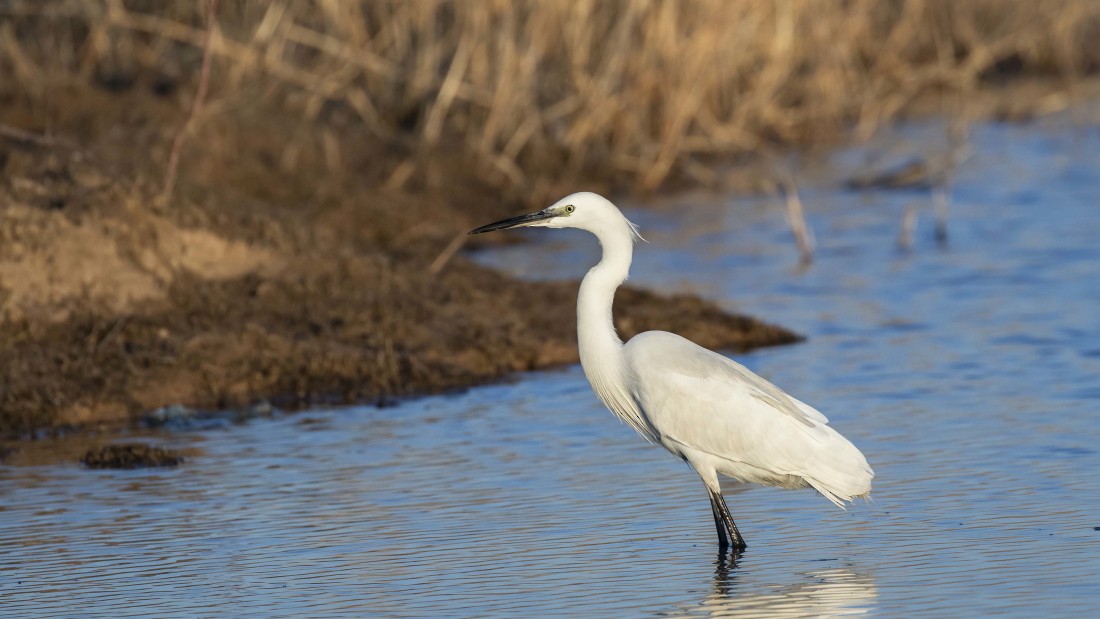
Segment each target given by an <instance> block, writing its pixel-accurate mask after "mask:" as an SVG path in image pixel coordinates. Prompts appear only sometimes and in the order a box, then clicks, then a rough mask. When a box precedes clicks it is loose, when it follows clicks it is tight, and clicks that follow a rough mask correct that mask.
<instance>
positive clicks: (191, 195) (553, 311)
mask: <svg viewBox="0 0 1100 619" xmlns="http://www.w3.org/2000/svg"><path fill="white" fill-rule="evenodd" d="M61 100H63V99H61ZM72 101H73V105H72V106H71V107H72V110H71V111H68V112H65V113H60V112H56V111H55V112H54V113H53V114H52V116H51V119H52V120H51V122H53V123H56V124H54V125H53V126H52V127H50V131H49V132H47V131H46V128H45V127H43V126H42V123H41V122H40V119H38V115H37V110H35V109H34V108H33V107H31V106H30V105H29V104H27V103H26V102H24V101H22V100H21V99H20V98H19V97H18V96H12V95H10V93H9V94H8V95H5V94H4V93H3V92H2V91H0V104H2V105H0V126H4V127H7V128H9V129H12V128H18V129H19V131H27V132H29V133H30V134H31V135H30V136H24V135H22V134H21V133H20V132H19V131H11V130H9V131H7V132H6V133H4V132H0V171H2V176H0V314H2V320H3V328H2V329H0V367H3V368H4V377H3V381H2V386H0V434H2V435H7V436H20V435H21V436H27V435H32V434H34V433H36V432H39V431H42V430H44V429H60V428H88V427H97V426H104V425H115V424H123V423H127V422H131V421H133V420H134V419H136V418H137V417H138V416H139V415H141V414H142V413H143V412H146V411H150V410H152V409H156V408H158V407H163V406H166V405H170V404H182V405H185V406H188V407H195V408H202V409H223V408H235V407H245V406H248V405H250V404H253V403H256V402H263V401H270V402H272V403H274V404H276V405H277V406H281V407H284V408H293V407H300V406H304V405H311V404H317V403H347V402H373V403H383V402H385V401H387V400H389V399H392V398H395V397H402V396H410V395H418V394H427V393H438V392H444V391H448V390H453V389H457V388H463V387H467V386H470V385H476V384H480V383H485V382H487V381H491V380H495V379H498V378H500V377H501V376H503V375H506V374H508V373H512V372H517V371H524V370H531V369H535V368H542V367H548V366H554V365H560V364H567V363H573V362H576V361H577V352H576V344H575V341H574V338H575V323H574V301H575V294H576V288H577V284H576V282H565V283H531V282H521V281H516V280H514V279H512V278H509V277H506V276H504V275H501V274H499V273H496V272H493V271H491V270H487V269H484V268H481V267H478V266H476V265H474V264H472V263H470V262H469V261H467V260H466V259H464V258H463V256H462V254H461V253H458V254H457V255H455V256H453V257H448V253H447V248H448V246H450V247H451V248H452V249H453V247H454V245H455V243H457V242H458V241H459V240H460V239H461V240H462V241H463V242H465V239H464V237H463V236H462V235H463V233H464V231H465V230H468V229H470V228H471V227H473V226H474V225H476V224H478V223H484V222H487V221H491V220H492V219H493V218H495V217H499V216H504V215H507V214H512V213H514V212H516V211H518V210H520V209H521V208H523V207H521V206H519V205H518V204H517V203H516V202H515V201H514V200H513V201H502V200H500V199H499V198H497V197H496V195H497V194H496V193H495V192H494V191H493V190H492V189H490V188H489V187H487V186H484V185H481V184H479V182H478V181H477V180H475V179H473V178H471V175H470V174H468V173H467V170H466V162H464V161H461V160H455V161H450V162H448V161H447V157H445V156H437V157H436V163H433V164H432V165H433V166H435V167H434V168H433V169H430V170H428V178H427V179H426V180H422V181H419V182H407V183H405V185H404V188H402V189H400V190H397V189H387V188H386V186H385V183H384V180H385V178H386V174H385V173H383V172H382V170H386V169H388V168H390V167H392V165H391V162H392V161H393V160H394V158H395V154H394V153H392V152H377V151H374V152H372V151H371V150H370V149H369V147H365V148H364V150H363V151H362V152H357V153H342V154H341V153H331V152H330V153H327V154H326V156H327V157H329V159H331V158H333V157H342V158H343V159H342V160H341V166H340V168H341V169H346V170H350V171H351V173H347V174H338V173H335V172H332V170H331V166H327V165H326V164H325V163H324V162H322V163H316V159H323V157H316V158H314V157H312V156H311V155H312V154H313V153H311V152H309V151H306V152H303V153H302V154H301V155H300V156H299V157H298V159H297V160H296V161H294V162H292V163H293V165H290V166H288V165H286V163H287V162H286V161H285V156H286V153H287V150H286V144H285V143H283V142H280V141H278V138H277V135H286V133H287V132H286V131H283V132H281V133H276V132H270V131H264V130H262V129H263V128H264V125H265V124H267V123H276V124H277V123H278V122H280V121H279V119H278V118H272V117H267V116H264V117H256V120H255V121H254V122H255V125H254V127H249V126H248V122H249V121H248V116H246V115H241V114H235V115H232V116H224V117H213V119H212V120H210V121H209V122H207V123H205V125H203V126H202V127H201V128H200V130H199V131H197V133H196V135H194V136H193V137H192V138H191V140H190V141H189V142H188V144H189V146H188V147H187V148H185V150H184V162H185V163H184V166H183V168H182V169H181V177H180V178H181V180H180V183H179V184H178V186H177V188H176V192H175V193H174V194H173V196H171V198H170V199H167V200H165V199H163V198H162V196H161V195H160V190H161V188H160V183H161V179H162V177H163V162H164V160H165V159H166V156H165V153H166V149H167V146H168V145H169V144H170V143H171V137H172V132H173V131H174V129H175V128H176V127H178V126H179V125H180V124H181V121H182V118H181V113H180V108H179V106H177V105H174V104H170V103H168V102H165V101H163V100H161V99H160V98H158V97H157V96H155V95H152V94H149V93H144V92H137V91H133V92H123V93H118V92H106V91H90V92H88V91H84V92H81V93H79V97H77V96H75V95H74V97H73V99H72ZM228 118H232V119H235V120H234V122H235V123H237V124H235V125H233V126H232V127H226V126H219V125H218V123H219V122H230V121H229V120H224V119H228ZM219 119H223V120H219ZM289 133H293V131H290V132H289ZM48 136H65V138H64V139H61V138H55V137H48ZM212 136H219V137H221V138H223V139H218V140H213V139H212ZM280 158H283V160H282V161H280ZM328 163H331V161H329V162H328ZM476 241H477V242H482V243H483V242H507V240H506V237H505V235H501V237H498V238H497V239H491V238H490V239H489V240H487V241H486V240H481V239H476ZM433 264H434V267H435V268H433ZM436 271H437V272H436ZM617 311H618V314H617V321H618V324H619V327H620V331H621V332H622V334H623V335H624V336H630V335H632V334H634V333H636V332H639V331H642V330H646V329H654V328H660V329H667V330H672V331H676V332H679V333H681V334H683V335H685V336H687V337H689V338H691V339H693V340H695V341H697V342H699V343H700V344H702V345H705V346H708V347H713V348H724V349H731V350H747V349H750V348H753V347H756V346H764V345H771V344H780V343H786V342H793V341H796V340H797V339H798V338H797V336H795V335H794V334H792V333H790V332H788V331H786V330H784V329H781V328H778V327H774V326H771V325H767V324H764V323H761V322H758V321H755V320H752V319H749V318H745V317H739V316H732V315H729V314H726V313H724V312H723V311H722V310H720V309H719V308H718V307H716V306H715V305H713V304H710V303H707V302H704V301H701V300H700V299H698V298H695V297H689V296H676V297H662V296H657V295H654V294H652V293H648V292H643V291H639V290H635V289H630V288H626V289H624V290H622V291H621V292H620V293H619V296H618V298H617Z"/></svg>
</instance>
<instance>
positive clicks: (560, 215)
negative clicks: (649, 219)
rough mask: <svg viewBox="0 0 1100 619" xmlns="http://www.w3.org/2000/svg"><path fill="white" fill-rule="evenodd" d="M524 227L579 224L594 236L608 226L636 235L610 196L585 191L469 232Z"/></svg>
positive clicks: (605, 229)
mask: <svg viewBox="0 0 1100 619" xmlns="http://www.w3.org/2000/svg"><path fill="white" fill-rule="evenodd" d="M524 227H540V228H580V229H581V230H587V231H589V232H592V233H594V234H596V235H597V236H599V235H600V234H601V233H604V232H606V231H609V230H625V231H626V232H627V233H628V234H629V235H630V236H631V237H635V236H637V231H636V230H635V229H634V225H633V224H631V223H630V222H629V221H627V220H626V217H623V214H622V213H620V212H619V209H618V208H616V207H615V205H614V204H612V203H611V201H610V200H608V199H607V198H604V197H603V196H601V195H599V194H595V193H591V192H587V191H582V192H580V193H574V194H571V195H568V196H565V197H564V198H562V199H561V200H558V201H557V202H555V203H554V204H552V205H550V206H548V207H546V208H544V209H542V210H541V211H537V212H534V213H529V214H527V215H520V216H518V217H510V218H508V219H502V220H500V221H497V222H493V223H491V224H488V225H484V226H481V227H480V228H475V229H473V230H471V231H470V234H481V233H482V232H492V231H493V230H507V229H508V228H524Z"/></svg>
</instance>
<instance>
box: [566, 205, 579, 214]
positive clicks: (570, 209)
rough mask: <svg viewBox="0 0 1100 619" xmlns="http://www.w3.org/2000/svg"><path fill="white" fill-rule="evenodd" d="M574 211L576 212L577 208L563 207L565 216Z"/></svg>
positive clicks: (571, 206)
mask: <svg viewBox="0 0 1100 619" xmlns="http://www.w3.org/2000/svg"><path fill="white" fill-rule="evenodd" d="M575 210H577V207H575V206H573V205H572V204H570V205H569V206H567V207H565V212H566V214H569V213H572V212H573V211H575Z"/></svg>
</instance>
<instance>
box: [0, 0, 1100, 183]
mask: <svg viewBox="0 0 1100 619" xmlns="http://www.w3.org/2000/svg"><path fill="white" fill-rule="evenodd" d="M205 6H206V4H205V3H201V2H194V1H193V0H178V1H175V2H161V1H154V0H53V1H50V2H41V1H39V0H9V1H8V2H5V3H3V4H2V5H0V20H2V21H0V75H3V76H5V77H4V80H5V81H9V80H10V82H9V84H8V85H7V86H3V87H0V88H6V89H9V90H11V89H14V90H18V91H19V92H20V93H21V94H23V95H25V96H29V97H43V96H46V95H45V94H44V93H46V92H48V91H49V87H50V85H51V84H56V83H57V82H58V81H68V82H70V83H71V82H73V81H83V82H84V83H87V82H89V81H90V80H92V79H93V78H94V77H95V76H97V75H103V74H104V73H108V72H114V73H118V72H122V73H125V72H137V71H158V72H167V73H176V74H178V75H180V76H182V77H183V78H184V81H185V82H186V83H188V84H192V85H193V84H195V83H197V82H198V75H199V73H200V70H201V66H202V56H203V53H202V52H203V48H204V44H206V42H207V33H206V25H205V24H206V16H205V15H204V7H205ZM212 23H215V26H213V29H212V31H211V32H210V35H209V49H210V50H211V52H212V53H213V55H214V57H215V58H214V64H215V70H214V75H213V79H212V82H213V83H212V84H211V96H212V97H214V98H217V99H220V100H232V99H233V98H234V97H248V98H251V99H262V100H263V101H264V102H265V104H272V105H276V106H280V107H281V108H283V109H291V110H293V111H294V112H295V113H296V114H299V115H300V117H301V119H302V125H301V126H302V127H306V128H307V129H305V130H301V131H299V132H297V133H296V134H295V135H293V136H288V139H287V149H288V153H287V154H286V156H285V157H284V164H287V163H290V164H292V163H293V161H294V160H295V157H296V155H295V149H300V148H302V144H303V143H304V142H309V141H310V140H317V141H318V142H319V147H318V148H319V149H320V150H321V151H323V152H324V153H325V155H326V158H328V159H331V160H334V161H337V162H338V161H340V160H341V158H340V156H339V151H340V148H341V145H340V144H339V141H340V139H341V138H340V136H339V134H338V133H337V134H335V135H334V134H333V133H331V132H330V133H324V132H316V131H313V130H312V128H313V127H316V126H317V123H323V122H324V120H325V114H326V112H327V111H329V110H331V109H333V108H343V109H346V110H350V112H351V113H352V114H354V117H355V118H356V119H357V121H358V122H359V123H361V125H362V127H364V128H366V130H367V131H369V133H370V135H372V136H374V137H375V138H377V139H378V140H380V141H383V142H386V143H395V144H401V145H402V146H403V150H402V152H403V153H405V154H404V155H403V158H404V159H403V161H401V162H398V163H395V164H394V165H393V170H392V175H391V176H390V180H391V183H392V184H394V185H401V184H402V183H404V182H405V181H406V180H407V179H408V178H409V177H410V176H411V175H412V174H413V172H415V171H416V170H417V169H418V168H419V167H420V166H421V165H423V164H424V162H425V161H429V160H430V159H431V158H432V156H433V154H435V153H436V152H437V151H438V150H439V149H441V148H448V149H455V148H458V149H460V150H461V151H462V152H463V153H466V154H467V155H468V156H469V157H470V160H471V161H475V162H476V163H477V167H478V170H479V171H480V173H482V174H484V175H486V176H487V177H488V178H491V179H493V180H495V181H497V182H499V183H500V184H501V185H504V186H510V187H513V188H524V189H525V190H527V191H532V190H534V192H535V194H534V198H535V199H538V198H539V194H540V192H545V191H546V190H547V189H549V186H550V185H552V184H553V183H554V182H556V181H558V180H561V179H569V178H576V177H577V176H588V177H600V178H613V179H620V180H628V181H630V182H633V183H635V184H637V185H638V186H640V187H642V188H645V189H653V188H656V187H658V186H659V185H661V184H662V183H663V182H664V181H665V180H666V179H668V178H669V176H670V175H673V174H682V175H688V176H692V177H696V178H698V179H700V180H709V179H710V178H712V174H711V172H710V170H711V168H710V167H709V163H710V162H711V161H714V160H715V159H716V158H719V157H723V158H724V157H728V156H731V155H734V156H735V155H738V154H742V153H746V152H751V151H753V150H754V149H757V148H759V147H761V146H762V145H766V144H774V143H781V144H782V143H805V142H813V141H816V140H820V139H825V138H834V137H836V136H837V135H839V134H842V133H843V132H845V131H847V130H849V129H850V128H852V127H854V128H855V130H856V131H857V132H858V133H859V134H862V135H866V134H868V133H870V132H872V131H874V130H875V128H876V127H878V126H880V125H881V124H882V123H884V122H887V121H889V120H891V119H892V118H894V117H895V116H896V115H897V114H898V113H899V112H900V111H902V110H904V109H905V108H906V106H907V105H909V104H910V102H912V101H913V100H914V99H915V98H917V97H919V96H922V95H925V94H927V93H929V92H946V93H963V94H965V93H967V92H970V91H972V90H974V89H976V88H978V87H979V86H980V85H981V84H982V83H983V82H986V81H988V80H992V79H1000V78H1004V77H1011V76H1012V75H1016V74H1020V73H1030V74H1043V75H1053V76H1056V77H1057V78H1060V79H1062V80H1063V81H1064V83H1065V85H1066V88H1068V89H1071V88H1072V84H1073V82H1074V80H1076V79H1077V78H1078V77H1079V76H1081V75H1084V74H1087V73H1094V72H1096V71H1097V70H1100V47H1098V46H1096V45H1094V44H1092V42H1093V41H1095V39H1096V37H1097V36H1098V34H1100V3H1097V2H1095V1H1093V0H967V1H966V2H957V1H952V0H847V1H836V0H773V1H770V2H759V1H756V0H689V1H679V0H604V1H600V2H596V1H593V0H576V1H567V0H530V1H520V2H510V1H505V0H479V1H476V2H463V1H459V0H374V1H370V2H366V1H350V0H274V1H271V2H259V1H241V2H232V3H223V4H222V6H221V7H220V9H219V12H218V15H217V19H216V22H212ZM207 113H213V112H210V111H208V112H207ZM323 136H327V137H323ZM325 140H327V142H326V143H320V142H323V141H325Z"/></svg>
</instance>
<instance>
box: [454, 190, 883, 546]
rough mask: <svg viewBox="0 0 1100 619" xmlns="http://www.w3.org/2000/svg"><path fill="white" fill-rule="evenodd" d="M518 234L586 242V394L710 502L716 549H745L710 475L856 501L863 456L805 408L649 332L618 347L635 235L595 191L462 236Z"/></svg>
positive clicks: (705, 354) (863, 486)
mask: <svg viewBox="0 0 1100 619" xmlns="http://www.w3.org/2000/svg"><path fill="white" fill-rule="evenodd" d="M524 226H539V227H546V228H579V229H581V230H587V231H588V232H591V233H592V234H594V235H596V238H597V239H599V241H600V245H601V246H602V248H603V258H602V259H601V260H600V262H599V264H597V265H596V266H594V267H592V269H591V270H589V271H588V274H587V275H585V277H584V280H583V281H582V282H581V288H580V294H579V295H578V297H577V340H578V346H579V348H580V357H581V366H582V367H583V368H584V374H585V376H586V377H588V382H589V383H591V385H592V389H593V391H595V392H596V396H597V397H599V399H600V400H601V401H603V403H604V405H606V406H607V408H609V409H611V412H613V413H615V414H616V415H617V416H618V417H619V418H620V419H622V420H623V421H625V422H626V423H627V424H629V425H630V426H631V427H632V428H634V429H635V430H637V431H638V433H639V434H641V435H642V437H643V438H645V439H646V440H648V441H650V442H654V443H659V444H660V445H661V446H663V447H664V448H665V449H667V450H669V451H670V452H672V454H673V455H675V456H677V457H679V458H681V459H683V460H684V461H685V462H687V463H688V464H689V465H691V466H692V468H694V469H695V472H697V473H698V474H699V477H701V478H702V479H703V484H704V485H705V486H706V488H707V492H708V493H709V494H710V504H711V511H712V512H713V514H714V524H715V527H716V528H717V529H718V544H719V547H720V548H721V549H723V550H724V549H726V548H728V547H729V546H730V545H731V544H732V546H733V548H734V549H735V550H737V551H740V550H743V549H744V548H745V540H744V539H743V538H742V537H741V534H740V533H739V532H738V530H737V525H736V524H734V522H733V517H732V516H731V515H730V511H729V508H728V507H727V506H726V501H725V499H724V498H723V497H722V488H721V486H720V485H719V483H718V473H722V474H723V475H726V476H728V477H732V478H733V479H736V480H739V481H741V482H752V483H758V484H763V485H767V486H778V487H781V488H805V487H808V486H809V487H813V488H814V489H816V490H817V491H818V492H820V493H821V494H822V495H824V496H825V498H826V499H829V500H830V501H832V502H833V503H835V504H836V505H837V506H838V507H841V508H843V507H844V505H843V501H851V500H852V499H853V498H856V497H866V496H868V494H869V493H870V491H871V479H872V478H873V477H874V472H873V471H871V467H870V466H868V464H867V460H866V458H864V457H863V454H862V453H860V451H859V450H858V449H856V447H855V446H854V445H852V444H851V443H850V442H848V440H847V439H845V438H844V437H843V436H841V435H840V434H839V433H838V432H837V431H836V430H833V429H832V428H830V427H829V426H828V425H826V424H827V423H828V419H826V418H825V416H824V415H822V414H821V413H819V412H818V411H817V410H815V409H813V408H812V407H810V406H808V405H806V404H804V403H802V402H799V401H798V400H796V399H795V398H793V397H791V396H789V395H787V394H786V393H784V392H783V391H782V390H781V389H779V388H778V387H776V386H775V385H773V384H771V383H769V382H768V381H766V380H764V379H763V378H761V377H759V376H757V375H756V374H753V373H752V372H751V371H749V370H748V369H747V368H745V367H744V366H742V365H740V364H739V363H736V362H735V361H732V360H730V359H727V358H726V357H724V356H722V355H719V354H717V353H714V352H711V351H709V350H707V349H705V348H703V347H701V346H698V345H696V344H694V343H692V342H690V341H688V340H686V339H684V338H682V337H680V336H678V335H674V334H672V333H667V332H664V331H648V332H646V333H641V334H639V335H636V336H634V337H633V338H631V339H630V341H629V342H627V343H626V344H625V345H624V344H623V342H622V341H621V340H620V339H619V337H618V334H617V333H616V332H615V325H614V323H613V322H612V319H611V304H612V301H613V299H614V296H615V290H616V289H617V288H618V287H619V285H620V284H622V283H623V281H625V280H626V277H627V274H628V272H629V270H630V261H631V258H632V255H633V251H634V241H635V239H637V238H639V237H638V232H637V229H636V228H635V227H634V224H632V223H630V222H629V221H627V219H626V217H624V216H623V214H622V213H621V212H619V209H618V208H616V207H615V205H614V204H612V203H611V202H610V201H608V200H607V199H605V198H603V197H602V196H599V195H596V194H594V193H586V192H582V193H575V194H573V195H570V196H567V197H565V198H563V199H561V200H559V201H558V202H556V203H555V204H554V205H553V206H550V207H549V208H546V209H543V210H541V211H538V212H537V213H531V214H529V215H521V216H519V217H512V218H510V219H505V220H502V221H498V222H495V223H491V224H489V225H486V226H482V227H480V228H477V229H475V230H472V231H471V232H470V234H479V233H482V232H489V231H492V230H504V229H507V228H518V227H524Z"/></svg>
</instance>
